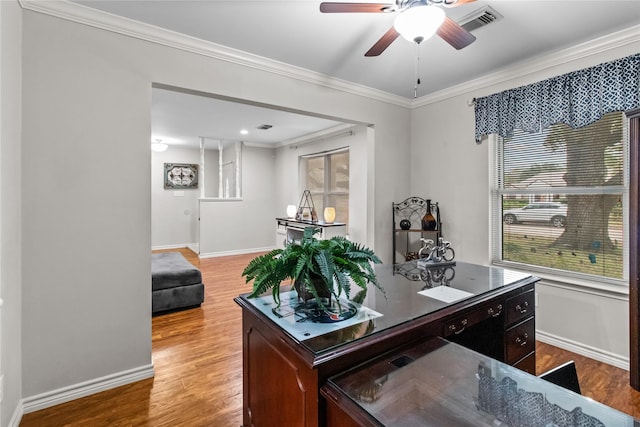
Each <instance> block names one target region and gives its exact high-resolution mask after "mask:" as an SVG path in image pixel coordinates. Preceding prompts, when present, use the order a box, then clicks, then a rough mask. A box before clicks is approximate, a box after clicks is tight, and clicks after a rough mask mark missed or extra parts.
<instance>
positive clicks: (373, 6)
mask: <svg viewBox="0 0 640 427" xmlns="http://www.w3.org/2000/svg"><path fill="white" fill-rule="evenodd" d="M390 7H391V8H393V7H394V5H392V4H384V3H334V2H324V3H320V12H323V13H351V12H359V13H378V12H386V11H387V10H389V9H388V8H390Z"/></svg>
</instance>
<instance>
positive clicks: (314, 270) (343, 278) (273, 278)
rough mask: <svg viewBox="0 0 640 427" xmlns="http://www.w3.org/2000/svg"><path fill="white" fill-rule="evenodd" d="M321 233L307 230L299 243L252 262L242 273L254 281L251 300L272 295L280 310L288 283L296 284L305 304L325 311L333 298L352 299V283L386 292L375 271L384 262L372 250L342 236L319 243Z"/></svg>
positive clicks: (363, 288) (247, 279) (310, 229)
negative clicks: (312, 302)
mask: <svg viewBox="0 0 640 427" xmlns="http://www.w3.org/2000/svg"><path fill="white" fill-rule="evenodd" d="M319 231H320V230H319V229H317V228H315V227H306V228H305V229H304V233H303V236H302V239H301V240H300V241H299V242H297V241H296V242H291V243H289V244H288V245H287V246H285V248H284V249H274V250H272V251H270V252H268V253H266V254H264V255H260V256H258V257H256V258H254V259H253V260H251V261H250V262H249V264H248V265H247V266H246V268H245V269H244V271H243V272H242V275H243V276H245V277H246V283H249V282H250V281H251V280H253V291H252V292H251V294H250V295H249V298H255V297H258V296H261V295H263V294H265V293H267V292H268V291H271V293H272V295H273V299H274V301H275V302H276V304H277V306H278V307H279V306H280V286H281V284H282V282H283V281H285V280H287V279H290V280H292V281H293V283H294V287H295V289H296V291H297V293H298V297H299V298H300V299H301V300H302V301H303V302H307V301H308V300H315V301H316V302H317V304H318V305H319V306H320V307H321V308H326V306H327V305H329V304H330V303H331V298H332V297H333V298H334V300H335V301H338V300H339V298H340V296H341V295H343V294H344V295H345V296H346V298H347V299H349V298H350V294H351V285H352V283H354V284H356V285H357V286H359V287H360V288H362V290H363V291H366V288H367V284H368V283H372V284H373V285H374V286H375V287H377V288H378V289H380V290H381V291H383V289H382V287H381V286H380V284H379V283H378V279H377V277H376V275H375V271H374V267H373V264H380V263H381V261H380V259H379V258H378V257H377V256H376V255H375V253H374V252H373V251H372V250H371V249H369V248H367V247H365V246H363V245H361V244H358V243H354V242H352V241H350V240H348V239H346V238H344V237H340V236H336V237H332V238H330V239H326V240H320V239H317V238H316V237H315V234H316V233H317V232H319ZM362 298H363V293H361V294H359V295H358V297H357V298H352V300H353V301H356V302H361V299H362ZM358 300H360V301H358Z"/></svg>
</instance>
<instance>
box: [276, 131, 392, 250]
mask: <svg viewBox="0 0 640 427" xmlns="http://www.w3.org/2000/svg"><path fill="white" fill-rule="evenodd" d="M352 130H353V132H354V133H353V135H351V136H338V137H334V138H329V139H326V140H322V139H321V140H319V141H317V142H311V143H309V144H301V145H300V146H296V145H295V144H294V145H292V146H288V147H282V148H279V149H278V150H277V155H276V171H277V172H276V173H277V176H276V182H277V185H276V188H277V189H278V191H277V193H276V201H277V202H276V206H275V213H276V216H278V217H286V216H287V212H286V209H287V205H296V206H298V205H299V203H300V197H301V196H302V191H304V188H300V186H299V176H298V162H299V160H298V159H299V158H300V156H304V155H308V154H313V153H319V152H323V151H327V150H334V149H337V148H341V147H347V146H348V147H349V169H350V177H349V216H350V218H349V219H350V220H349V229H348V233H349V237H350V238H351V239H352V240H354V241H356V242H360V243H364V244H367V245H368V244H371V243H370V242H368V241H367V226H368V222H369V220H370V218H369V216H368V215H367V200H368V199H369V198H372V197H373V194H372V192H373V168H369V167H368V161H369V159H370V157H372V156H373V150H374V142H373V141H369V136H368V132H367V127H366V126H362V125H360V126H354V127H353V128H352ZM345 131H346V129H345ZM312 141H313V140H312ZM318 215H319V216H320V217H322V212H318ZM273 236H274V238H275V221H274V223H273ZM384 243H385V244H384V245H383V246H380V247H379V249H380V252H381V253H380V254H379V255H380V256H384V255H387V252H388V251H387V249H388V248H389V242H388V241H385V242H384ZM389 251H390V250H389Z"/></svg>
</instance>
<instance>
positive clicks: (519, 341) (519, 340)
mask: <svg viewBox="0 0 640 427" xmlns="http://www.w3.org/2000/svg"><path fill="white" fill-rule="evenodd" d="M528 338H529V334H528V333H526V332H525V333H524V334H522V338H521V337H516V344H520V346H521V347H524V346H525V345H527V339H528Z"/></svg>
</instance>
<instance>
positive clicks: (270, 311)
mask: <svg viewBox="0 0 640 427" xmlns="http://www.w3.org/2000/svg"><path fill="white" fill-rule="evenodd" d="M376 274H377V276H378V281H379V282H380V284H381V285H382V287H383V288H384V294H383V293H382V292H380V291H379V290H378V289H376V288H375V287H374V286H372V285H369V288H368V290H367V291H368V292H367V296H366V298H365V299H364V301H363V303H362V305H357V309H358V310H357V314H356V315H355V316H354V317H352V318H351V319H349V320H347V321H341V322H337V323H313V322H310V321H309V319H308V318H306V317H305V316H301V315H299V314H297V313H296V311H295V308H296V307H295V306H296V304H297V298H296V294H295V291H293V290H292V291H289V292H283V293H282V294H281V300H282V305H281V307H280V308H279V309H277V310H276V309H275V303H274V302H273V298H272V296H271V294H268V295H266V296H262V297H259V298H251V299H248V298H246V295H241V298H243V299H244V300H245V301H247V302H248V303H249V304H251V305H253V306H254V307H256V308H257V309H258V310H259V311H261V312H262V313H263V314H264V315H265V316H267V317H268V318H269V319H271V320H272V321H273V322H274V323H276V324H277V325H278V326H279V327H280V328H282V329H283V330H284V331H285V332H287V334H289V335H290V336H291V337H292V338H293V339H294V340H296V341H298V342H299V343H300V344H301V345H303V346H305V347H307V348H308V349H309V350H311V351H312V352H314V353H315V354H321V353H324V352H327V351H330V350H332V349H335V348H336V347H339V346H341V345H344V344H346V343H349V342H351V341H354V340H357V339H359V338H362V337H366V336H368V335H371V334H375V333H377V332H380V331H384V330H386V329H389V328H391V327H394V326H397V325H400V324H402V323H405V322H408V321H411V320H413V319H417V318H419V317H422V316H425V315H428V314H431V313H434V312H436V311H438V310H442V309H444V308H446V307H449V306H451V305H454V304H456V303H459V302H461V301H464V300H466V299H470V298H473V297H475V296H478V295H482V294H485V293H488V292H490V291H492V290H495V289H499V288H502V287H504V286H506V285H511V284H522V285H525V284H528V283H531V282H535V281H537V280H538V279H537V278H536V277H534V276H532V275H530V274H527V273H521V272H516V271H511V270H506V269H503V268H499V267H486V266H481V265H476V264H469V263H465V262H456V263H455V265H449V266H443V267H431V268H429V269H422V268H418V266H417V263H416V261H415V260H414V261H410V262H408V263H405V264H401V265H399V266H395V267H394V266H392V265H376ZM353 288H354V289H353V291H354V293H357V291H358V290H360V288H359V287H357V286H354V287H353ZM352 297H353V296H352Z"/></svg>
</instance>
